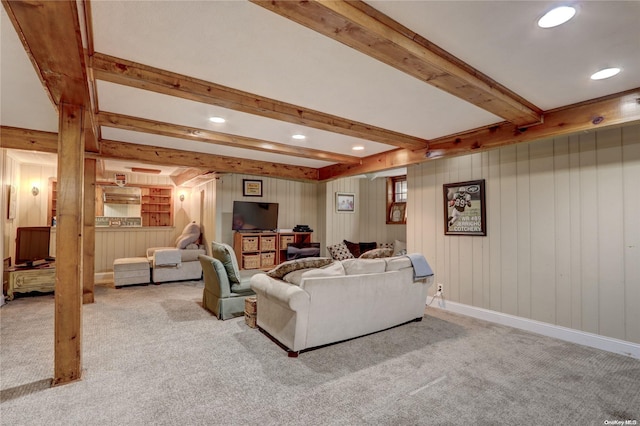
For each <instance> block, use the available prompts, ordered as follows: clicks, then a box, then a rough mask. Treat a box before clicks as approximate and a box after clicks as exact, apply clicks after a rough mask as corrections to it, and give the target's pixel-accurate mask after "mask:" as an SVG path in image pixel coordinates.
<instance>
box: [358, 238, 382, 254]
mask: <svg viewBox="0 0 640 426" xmlns="http://www.w3.org/2000/svg"><path fill="white" fill-rule="evenodd" d="M358 245H359V246H360V254H361V255H362V253H366V252H368V251H369V250H373V249H375V248H378V243H376V242H375V241H374V242H371V243H363V242H362V241H361V242H359V243H358Z"/></svg>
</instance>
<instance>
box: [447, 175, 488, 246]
mask: <svg viewBox="0 0 640 426" xmlns="http://www.w3.org/2000/svg"><path fill="white" fill-rule="evenodd" d="M442 190H443V196H444V234H445V235H472V236H485V235H487V218H486V215H487V214H486V203H485V189H484V179H481V180H470V181H466V182H457V183H447V184H444V185H442Z"/></svg>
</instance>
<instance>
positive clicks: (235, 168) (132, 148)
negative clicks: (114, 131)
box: [88, 140, 318, 181]
mask: <svg viewBox="0 0 640 426" xmlns="http://www.w3.org/2000/svg"><path fill="white" fill-rule="evenodd" d="M88 155H89V154H88ZM99 155H100V157H101V158H105V159H107V158H114V159H126V160H129V161H135V162H140V163H146V164H157V165H171V166H184V167H196V168H201V169H213V170H215V171H217V172H221V173H243V174H249V175H261V176H270V177H277V178H283V179H292V180H305V181H315V180H317V179H318V169H314V168H311V167H303V166H292V165H289V164H279V163H270V162H267V161H258V160H247V159H243V158H234V157H224V156H221V155H214V154H203V153H199V152H191V151H181V150H177V149H171V148H162V147H157V146H148V145H137V144H130V143H125V142H116V141H110V140H102V142H101V143H100V154H99Z"/></svg>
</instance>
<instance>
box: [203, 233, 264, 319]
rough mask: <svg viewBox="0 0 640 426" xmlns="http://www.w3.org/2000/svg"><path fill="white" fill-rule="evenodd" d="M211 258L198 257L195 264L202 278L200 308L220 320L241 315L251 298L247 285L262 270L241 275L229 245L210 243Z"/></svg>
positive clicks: (242, 272)
mask: <svg viewBox="0 0 640 426" xmlns="http://www.w3.org/2000/svg"><path fill="white" fill-rule="evenodd" d="M211 249H212V250H211V253H212V256H207V255H204V254H201V255H199V256H198V260H199V261H200V264H201V265H202V272H203V275H204V291H203V293H202V306H204V308H205V309H207V310H209V311H211V312H213V314H214V315H216V316H217V317H218V318H219V319H221V320H226V319H229V318H233V317H237V316H241V315H243V314H244V299H246V298H247V297H249V296H254V295H255V293H254V292H253V290H251V286H250V284H249V281H250V280H251V277H252V276H253V275H255V274H257V273H260V272H263V271H261V270H245V271H240V269H239V268H238V263H237V261H236V257H235V254H234V252H233V249H232V248H231V246H229V245H228V244H222V243H216V242H212V243H211Z"/></svg>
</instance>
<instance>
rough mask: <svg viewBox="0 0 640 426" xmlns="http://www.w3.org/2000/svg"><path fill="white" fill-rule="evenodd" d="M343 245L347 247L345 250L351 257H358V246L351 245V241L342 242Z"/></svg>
mask: <svg viewBox="0 0 640 426" xmlns="http://www.w3.org/2000/svg"><path fill="white" fill-rule="evenodd" d="M343 243H344V244H345V245H346V246H347V249H348V250H349V251H350V252H351V254H352V255H353V257H360V254H361V253H360V244H358V243H352V242H351V241H347V240H344V241H343Z"/></svg>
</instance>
